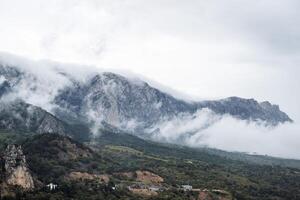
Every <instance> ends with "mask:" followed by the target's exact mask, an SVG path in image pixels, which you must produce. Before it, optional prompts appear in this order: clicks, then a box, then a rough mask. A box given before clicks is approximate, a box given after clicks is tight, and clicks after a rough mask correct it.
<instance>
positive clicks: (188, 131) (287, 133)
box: [152, 110, 300, 159]
mask: <svg viewBox="0 0 300 200" xmlns="http://www.w3.org/2000/svg"><path fill="white" fill-rule="evenodd" d="M155 128H156V129H152V131H153V137H152V139H154V140H156V141H165V142H171V143H178V144H184V145H188V146H191V147H204V146H206V147H212V148H218V149H223V150H227V151H239V152H247V153H251V154H252V153H255V154H260V155H271V156H278V157H284V158H296V159H300V155H299V141H300V134H299V133H300V125H299V124H298V123H285V124H280V125H279V126H277V127H270V126H265V125H263V124H262V123H254V122H249V121H245V120H239V119H236V118H233V117H231V116H226V115H225V116H222V117H221V116H219V115H217V114H214V113H213V112H212V111H209V110H202V111H198V112H197V113H196V114H194V115H192V116H191V115H190V116H189V115H181V116H178V117H175V118H173V119H172V120H167V121H163V122H162V123H160V124H159V125H158V126H156V127H155ZM155 130H156V131H155Z"/></svg>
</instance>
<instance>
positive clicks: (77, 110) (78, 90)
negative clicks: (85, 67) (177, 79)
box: [55, 73, 196, 127]
mask: <svg viewBox="0 0 300 200" xmlns="http://www.w3.org/2000/svg"><path fill="white" fill-rule="evenodd" d="M55 103H56V104H58V105H59V106H60V108H61V109H66V110H68V111H70V112H71V113H74V114H77V115H80V116H87V117H88V118H90V119H95V120H97V121H98V122H99V123H100V122H102V121H103V122H105V123H108V124H110V125H116V126H118V127H122V126H124V127H126V126H130V124H128V123H127V122H129V121H132V122H133V123H136V124H143V126H144V127H147V126H150V125H153V124H154V123H157V122H159V120H161V119H164V118H171V117H173V116H175V115H177V114H179V113H181V112H194V110H195V108H196V107H195V106H194V105H190V104H188V103H186V102H184V101H180V100H176V99H175V98H173V97H172V96H170V95H167V94H164V93H162V92H160V91H159V90H157V89H155V88H152V87H150V86H149V85H148V84H147V83H134V82H131V81H129V80H128V79H126V78H125V77H122V76H119V75H116V74H113V73H103V74H100V75H96V76H95V77H93V78H92V79H90V80H89V81H88V82H86V83H85V84H83V85H80V84H78V83H77V84H75V86H74V87H70V88H66V89H65V90H63V91H62V92H61V93H60V94H59V95H58V96H57V97H56V99H55Z"/></svg>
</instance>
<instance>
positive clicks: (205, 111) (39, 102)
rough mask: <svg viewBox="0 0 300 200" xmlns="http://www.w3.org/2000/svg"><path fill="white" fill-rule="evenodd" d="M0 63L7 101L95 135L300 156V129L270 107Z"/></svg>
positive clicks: (54, 66)
mask: <svg viewBox="0 0 300 200" xmlns="http://www.w3.org/2000/svg"><path fill="white" fill-rule="evenodd" d="M0 59H1V60H0V63H1V68H0V74H1V76H0V78H1V79H0V80H1V95H2V97H1V100H2V101H12V100H14V99H21V100H23V101H25V102H26V103H29V104H32V105H34V106H38V107H41V108H42V109H44V110H46V111H48V112H50V113H51V114H53V115H55V116H56V117H58V118H59V119H62V120H64V121H65V122H67V123H84V124H86V125H87V126H89V127H90V130H91V131H92V132H93V133H94V134H101V129H103V128H107V127H111V128H113V129H115V130H122V131H126V132H129V133H131V134H135V135H138V136H140V137H144V138H148V139H152V140H156V141H160V142H169V143H176V144H181V145H189V146H193V147H200V146H209V147H215V148H221V149H225V150H230V151H247V152H250V153H252V152H257V153H259V154H270V155H276V156H282V157H292V158H299V156H298V155H297V145H298V144H297V142H296V141H299V140H298V139H299V136H298V134H296V132H297V131H298V130H299V126H298V125H297V124H292V123H291V122H292V120H291V119H290V118H289V116H288V115H287V114H286V113H284V112H282V111H281V110H280V109H279V106H277V105H272V104H271V103H269V102H261V103H259V102H257V101H256V100H254V99H243V98H239V97H230V98H225V99H221V100H214V101H210V100H206V101H185V100H181V99H177V98H175V97H174V96H173V95H171V94H168V93H166V92H163V91H162V90H160V88H155V87H152V86H151V85H149V84H148V83H146V82H144V81H143V80H141V78H139V77H132V76H127V75H124V74H123V75H118V74H116V73H111V72H103V71H101V70H98V69H97V68H94V67H91V66H79V65H71V64H61V63H55V62H49V61H38V62H34V61H30V60H26V59H23V58H19V57H16V56H12V55H8V54H2V55H1V56H0ZM54 124H55V123H54Z"/></svg>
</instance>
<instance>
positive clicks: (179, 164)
mask: <svg viewBox="0 0 300 200" xmlns="http://www.w3.org/2000/svg"><path fill="white" fill-rule="evenodd" d="M26 137H27V139H24V138H22V139H20V138H19V136H17V135H9V134H8V133H6V134H4V133H3V134H2V133H1V137H0V142H1V143H2V141H6V142H16V143H20V144H22V146H23V151H24V153H25V154H26V158H27V162H28V165H29V168H30V170H31V171H32V173H33V174H34V178H35V180H38V181H37V183H39V185H38V184H36V185H37V189H36V190H35V191H32V192H29V193H22V194H21V196H22V198H23V199H143V198H145V199H193V198H194V199H196V197H197V196H198V194H199V192H196V191H193V192H192V191H191V192H183V191H181V190H178V188H179V186H180V185H184V184H190V185H192V186H193V187H194V188H198V189H201V190H203V189H208V190H213V189H219V190H225V191H228V192H229V193H230V194H231V195H233V197H234V198H236V199H239V200H240V199H262V200H264V199H265V200H267V199H278V200H279V199H282V200H283V199H289V200H293V199H295V200H296V199H300V190H299V188H300V170H299V169H297V168H289V167H282V166H274V165H262V164H255V163H253V162H252V163H250V162H245V161H240V160H236V159H230V158H228V157H225V156H221V155H217V154H216V153H213V152H209V151H207V150H204V149H192V148H187V147H181V146H176V145H168V144H159V143H155V142H151V141H146V140H142V139H140V138H137V137H135V136H132V135H126V134H115V133H110V132H105V133H103V134H102V135H101V136H99V137H98V138H95V141H93V142H92V143H86V144H85V145H83V144H82V143H80V142H77V141H74V140H73V139H70V138H68V137H64V136H60V135H56V134H42V135H36V136H26ZM88 146H89V147H88ZM270 159H271V158H270ZM136 170H147V171H150V172H152V173H155V174H157V175H159V176H160V177H162V178H163V179H164V183H163V184H162V187H164V188H168V190H164V191H162V192H159V193H158V195H157V196H152V197H147V198H146V197H141V196H138V195H135V194H133V193H131V192H130V191H128V190H127V186H128V185H131V184H134V183H136V180H134V179H132V180H131V179H126V180H125V179H122V178H120V177H119V176H116V174H118V173H124V172H134V171H136ZM70 172H86V173H89V174H106V175H109V177H110V180H109V182H108V183H106V184H103V183H99V182H97V181H95V180H73V181H71V180H68V179H67V178H66V177H67V176H68V174H69V173H70ZM50 182H54V183H57V184H58V185H59V188H58V189H57V190H55V191H52V192H50V191H49V190H47V189H45V187H44V186H43V185H44V184H48V183H50ZM115 185H116V186H118V187H117V189H116V190H113V189H112V187H114V186H115Z"/></svg>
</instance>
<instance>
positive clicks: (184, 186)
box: [181, 185, 193, 191]
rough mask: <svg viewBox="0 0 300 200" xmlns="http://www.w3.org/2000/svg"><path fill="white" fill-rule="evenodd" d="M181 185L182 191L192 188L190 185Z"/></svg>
mask: <svg viewBox="0 0 300 200" xmlns="http://www.w3.org/2000/svg"><path fill="white" fill-rule="evenodd" d="M181 187H182V189H183V190H184V191H191V190H192V189H193V186H191V185H182V186H181Z"/></svg>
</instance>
